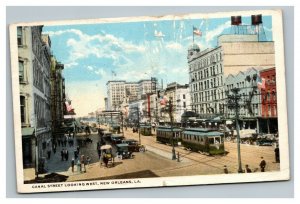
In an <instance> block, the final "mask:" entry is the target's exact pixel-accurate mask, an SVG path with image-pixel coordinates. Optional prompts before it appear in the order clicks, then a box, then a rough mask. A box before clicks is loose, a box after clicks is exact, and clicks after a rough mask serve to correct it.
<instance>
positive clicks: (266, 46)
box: [187, 34, 275, 119]
mask: <svg viewBox="0 0 300 204" xmlns="http://www.w3.org/2000/svg"><path fill="white" fill-rule="evenodd" d="M274 54H275V53H274V42H272V41H264V42H262V41H258V36H257V35H255V34H253V35H221V36H219V38H218V46H216V47H215V48H207V49H205V50H203V51H201V50H200V48H199V46H198V45H196V44H193V45H192V46H191V47H190V48H189V49H188V56H187V59H188V65H189V87H190V93H191V105H192V110H193V111H195V112H196V113H198V114H199V115H200V118H203V119H210V118H214V117H217V116H224V115H225V113H226V111H227V110H226V94H225V87H224V85H225V78H226V77H227V76H228V75H230V74H232V75H237V74H238V73H239V72H240V71H246V70H247V69H248V68H249V67H254V68H257V67H264V68H270V67H274V66H275V56H274Z"/></svg>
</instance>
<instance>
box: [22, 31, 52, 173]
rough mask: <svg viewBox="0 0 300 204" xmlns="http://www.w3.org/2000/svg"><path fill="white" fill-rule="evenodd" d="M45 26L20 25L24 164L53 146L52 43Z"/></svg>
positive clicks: (25, 165) (33, 160)
mask: <svg viewBox="0 0 300 204" xmlns="http://www.w3.org/2000/svg"><path fill="white" fill-rule="evenodd" d="M42 28H43V27H42V26H33V27H28V26H26V27H18V28H17V43H18V56H19V84H20V111H21V125H22V151H23V166H24V168H26V167H33V166H35V164H36V163H35V162H36V160H41V159H43V158H45V157H46V151H47V148H49V147H50V146H51V144H50V143H51V135H52V133H51V120H52V119H51V113H50V107H51V106H50V100H51V92H50V89H51V85H50V69H51V67H50V66H51V52H50V48H51V43H49V42H48V43H47V42H44V41H43V39H42Z"/></svg>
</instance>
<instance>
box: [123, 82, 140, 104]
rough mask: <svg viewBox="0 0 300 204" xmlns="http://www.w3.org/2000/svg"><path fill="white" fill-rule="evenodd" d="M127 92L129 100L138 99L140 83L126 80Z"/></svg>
mask: <svg viewBox="0 0 300 204" xmlns="http://www.w3.org/2000/svg"><path fill="white" fill-rule="evenodd" d="M125 93H126V97H127V99H128V102H131V101H136V100H137V99H138V83H136V82H126V83H125Z"/></svg>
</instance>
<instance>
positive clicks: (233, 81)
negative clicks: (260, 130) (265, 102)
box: [225, 68, 261, 129]
mask: <svg viewBox="0 0 300 204" xmlns="http://www.w3.org/2000/svg"><path fill="white" fill-rule="evenodd" d="M258 76H259V70H257V69H255V68H250V69H248V70H246V71H244V72H242V71H240V72H239V73H238V74H237V75H232V74H230V75H229V76H228V77H227V78H226V79H225V92H227V93H228V94H231V95H233V93H232V89H236V88H238V90H239V91H238V93H237V94H238V95H239V96H240V98H239V100H238V103H239V119H240V121H239V122H240V127H241V128H242V129H243V128H245V129H256V128H257V125H258V118H259V117H260V116H261V93H260V89H259V88H258V87H257V77H258ZM227 104H228V101H227ZM225 109H226V111H225V117H226V118H230V119H235V117H236V113H235V109H234V108H233V107H231V109H230V108H228V107H226V108H225Z"/></svg>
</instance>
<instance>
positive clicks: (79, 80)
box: [43, 16, 272, 116]
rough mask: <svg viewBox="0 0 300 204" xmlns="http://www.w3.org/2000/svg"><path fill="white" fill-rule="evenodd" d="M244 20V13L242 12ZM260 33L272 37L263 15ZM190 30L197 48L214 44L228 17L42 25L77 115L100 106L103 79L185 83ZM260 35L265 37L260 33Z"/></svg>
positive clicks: (225, 30) (225, 29)
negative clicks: (199, 32) (262, 30)
mask: <svg viewBox="0 0 300 204" xmlns="http://www.w3.org/2000/svg"><path fill="white" fill-rule="evenodd" d="M242 21H243V24H245V25H246V24H248V25H249V24H250V23H251V20H250V17H243V18H242ZM263 26H264V31H265V36H266V39H267V40H268V41H271V40H272V19H271V17H269V16H263ZM193 27H196V28H197V29H199V30H200V31H201V32H202V36H201V37H200V36H196V35H195V36H194V43H196V44H197V45H198V46H199V47H200V50H205V49H207V48H213V47H215V46H217V37H218V36H220V35H222V34H230V33H231V32H233V29H232V28H231V25H230V18H214V19H212V18H210V19H182V20H176V21H175V20H163V21H141V22H126V23H105V24H82V25H63V26H61V25H60V26H44V28H43V33H44V34H49V36H50V39H51V50H52V52H53V55H54V56H55V58H56V59H57V60H58V61H59V62H61V63H63V64H64V67H65V69H64V71H63V75H64V77H65V84H66V93H67V96H68V97H69V99H70V100H71V101H72V107H73V108H74V109H75V112H76V114H77V116H85V115H87V114H88V113H90V112H94V111H96V110H97V109H99V108H104V97H106V92H107V90H106V83H107V81H109V80H126V81H139V80H141V79H150V78H151V77H156V78H157V79H158V81H159V82H161V81H162V80H163V84H164V87H166V84H168V83H171V82H175V81H176V82H178V83H180V84H187V83H188V78H189V77H188V63H187V50H188V47H189V46H191V45H192V43H193V40H192V39H193ZM264 40H265V39H264Z"/></svg>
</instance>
